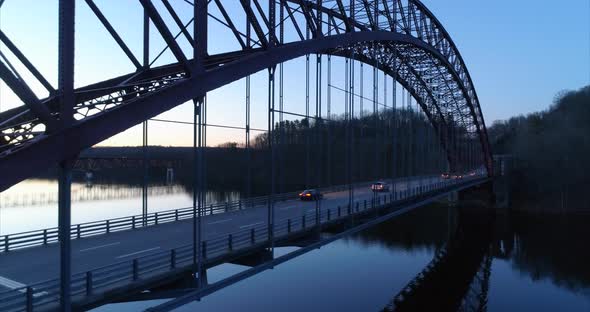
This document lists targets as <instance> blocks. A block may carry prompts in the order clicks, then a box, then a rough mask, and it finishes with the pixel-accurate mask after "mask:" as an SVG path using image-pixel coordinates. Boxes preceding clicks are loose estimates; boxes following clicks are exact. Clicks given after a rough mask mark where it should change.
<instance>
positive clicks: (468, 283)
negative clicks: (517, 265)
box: [383, 207, 494, 311]
mask: <svg viewBox="0 0 590 312" xmlns="http://www.w3.org/2000/svg"><path fill="white" fill-rule="evenodd" d="M449 217H450V218H449V220H450V221H451V222H449V224H448V226H449V229H451V228H453V230H452V232H451V237H450V239H449V240H448V241H447V242H446V243H445V244H444V245H443V246H440V247H439V246H437V252H436V253H435V256H434V258H433V259H432V261H431V262H430V263H429V264H428V265H427V266H426V267H425V268H424V269H423V270H422V272H420V273H419V274H418V275H416V277H415V278H414V279H412V280H411V281H410V282H409V283H408V284H407V285H406V286H405V287H404V288H403V289H402V290H401V291H400V292H399V293H398V294H397V295H395V296H394V298H393V299H392V300H391V302H390V303H389V304H388V305H387V306H386V307H385V308H384V309H383V311H486V310H487V295H488V290H489V282H490V273H491V271H490V268H491V264H492V258H493V256H494V255H493V253H492V249H491V246H492V241H493V226H494V218H493V217H492V215H491V214H490V213H488V212H487V211H474V209H473V207H459V208H458V209H457V211H455V212H452V214H450V215H449ZM453 221H456V222H457V223H456V224H457V225H456V226H455V227H453Z"/></svg>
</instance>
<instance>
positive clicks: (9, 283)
mask: <svg viewBox="0 0 590 312" xmlns="http://www.w3.org/2000/svg"><path fill="white" fill-rule="evenodd" d="M0 285H2V286H4V287H6V288H8V289H11V290H14V289H18V288H20V289H19V290H18V291H20V292H21V293H25V292H26V291H27V290H26V288H25V287H27V285H25V284H23V283H19V282H17V281H13V280H11V279H9V278H6V277H3V276H0ZM47 294H48V293H47V292H46V291H41V292H37V293H33V297H39V296H44V295H47Z"/></svg>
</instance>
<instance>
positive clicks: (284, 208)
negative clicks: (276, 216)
mask: <svg viewBox="0 0 590 312" xmlns="http://www.w3.org/2000/svg"><path fill="white" fill-rule="evenodd" d="M295 207H296V206H289V207H283V208H280V209H279V210H287V209H291V208H295Z"/></svg>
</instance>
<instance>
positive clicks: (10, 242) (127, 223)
mask: <svg viewBox="0 0 590 312" xmlns="http://www.w3.org/2000/svg"><path fill="white" fill-rule="evenodd" d="M368 185H370V182H367V183H359V184H356V185H355V187H360V186H368ZM347 189H348V186H347V185H338V186H332V187H325V188H321V189H320V190H321V191H322V192H328V193H329V192H339V191H344V190H347ZM297 194H298V192H289V193H283V194H277V195H274V196H273V200H274V201H285V200H289V199H294V198H297ZM269 200H270V197H269V196H260V197H253V198H248V199H243V200H237V201H231V202H222V203H216V204H210V205H207V206H206V207H204V208H203V210H202V211H203V213H204V215H213V214H219V213H226V212H232V211H237V210H242V209H247V208H251V207H255V206H259V205H264V204H267V203H268V201H269ZM192 217H193V208H192V207H184V208H178V209H171V210H165V211H158V212H152V213H149V214H147V216H146V218H144V217H143V216H142V215H132V216H127V217H120V218H114V219H106V220H100V221H92V222H85V223H80V224H74V225H72V227H71V229H70V238H71V239H79V238H84V237H90V236H95V235H102V234H109V233H113V232H119V231H126V230H133V229H139V228H145V227H148V226H153V225H158V224H161V223H168V222H175V221H180V220H186V219H191V218H192ZM58 240H59V237H58V228H57V227H53V228H47V229H41V230H34V231H27V232H21V233H15V234H8V235H3V236H0V253H3V252H9V251H11V250H16V249H22V248H27V247H35V246H43V245H48V244H52V243H57V242H58Z"/></svg>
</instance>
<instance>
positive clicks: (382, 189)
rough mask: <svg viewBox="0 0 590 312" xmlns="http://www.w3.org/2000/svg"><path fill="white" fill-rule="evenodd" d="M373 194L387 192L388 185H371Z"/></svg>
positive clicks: (376, 183) (381, 183)
mask: <svg viewBox="0 0 590 312" xmlns="http://www.w3.org/2000/svg"><path fill="white" fill-rule="evenodd" d="M371 190H373V192H389V184H387V183H385V182H375V183H373V184H371Z"/></svg>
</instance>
